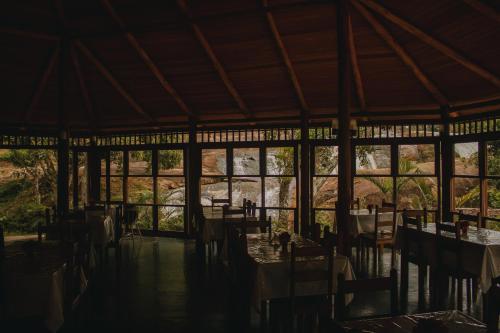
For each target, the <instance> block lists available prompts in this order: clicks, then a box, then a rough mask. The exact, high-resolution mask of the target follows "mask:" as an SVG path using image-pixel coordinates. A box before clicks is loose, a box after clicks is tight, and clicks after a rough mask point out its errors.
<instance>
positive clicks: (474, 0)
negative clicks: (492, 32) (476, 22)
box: [463, 0, 500, 23]
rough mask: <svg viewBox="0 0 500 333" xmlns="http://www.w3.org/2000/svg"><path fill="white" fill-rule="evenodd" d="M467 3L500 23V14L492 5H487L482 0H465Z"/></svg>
mask: <svg viewBox="0 0 500 333" xmlns="http://www.w3.org/2000/svg"><path fill="white" fill-rule="evenodd" d="M463 2H465V3H466V4H468V5H469V6H471V7H472V8H474V9H475V10H477V11H478V12H479V13H481V14H483V15H484V16H486V17H489V18H491V19H492V20H494V21H496V22H497V23H500V14H499V13H498V12H497V11H496V10H495V9H493V8H492V7H490V6H488V5H485V4H484V3H483V2H482V1H480V0H463Z"/></svg>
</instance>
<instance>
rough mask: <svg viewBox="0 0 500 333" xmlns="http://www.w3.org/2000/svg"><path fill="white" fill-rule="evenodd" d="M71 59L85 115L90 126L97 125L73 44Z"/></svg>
mask: <svg viewBox="0 0 500 333" xmlns="http://www.w3.org/2000/svg"><path fill="white" fill-rule="evenodd" d="M70 52H71V60H72V62H73V67H74V69H75V73H76V79H77V81H78V85H79V86H80V92H81V93H82V99H83V103H84V104H85V110H86V111H87V116H88V120H89V124H90V126H91V127H97V124H96V123H97V117H96V114H95V112H94V108H93V107H92V101H91V100H90V95H89V91H88V89H87V84H86V83H85V79H84V77H83V73H82V69H81V66H80V61H79V60H78V54H76V50H75V48H74V46H73V45H71V50H70Z"/></svg>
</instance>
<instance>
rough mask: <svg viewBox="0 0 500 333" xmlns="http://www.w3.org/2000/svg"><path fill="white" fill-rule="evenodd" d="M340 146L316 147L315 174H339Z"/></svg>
mask: <svg viewBox="0 0 500 333" xmlns="http://www.w3.org/2000/svg"><path fill="white" fill-rule="evenodd" d="M338 156H339V147H337V146H319V147H314V174H316V175H320V176H329V175H337V174H338V168H337V165H338Z"/></svg>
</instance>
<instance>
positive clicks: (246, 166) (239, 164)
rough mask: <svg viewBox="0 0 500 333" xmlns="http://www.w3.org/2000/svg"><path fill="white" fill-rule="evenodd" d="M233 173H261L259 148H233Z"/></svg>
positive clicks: (240, 174) (236, 174) (241, 174)
mask: <svg viewBox="0 0 500 333" xmlns="http://www.w3.org/2000/svg"><path fill="white" fill-rule="evenodd" d="M233 175H235V176H244V175H249V176H255V175H260V165H259V148H235V149H234V150H233Z"/></svg>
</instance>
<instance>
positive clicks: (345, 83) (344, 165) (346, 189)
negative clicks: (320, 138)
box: [336, 0, 352, 255]
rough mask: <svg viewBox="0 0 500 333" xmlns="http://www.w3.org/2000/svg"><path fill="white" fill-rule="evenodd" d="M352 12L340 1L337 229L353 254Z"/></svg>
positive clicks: (346, 249)
mask: <svg viewBox="0 0 500 333" xmlns="http://www.w3.org/2000/svg"><path fill="white" fill-rule="evenodd" d="M348 26H349V13H348V8H347V0H338V1H337V52H338V78H339V95H338V96H339V97H338V99H339V100H338V122H339V130H338V142H339V162H338V171H339V178H338V202H337V212H336V213H337V232H338V249H339V252H340V253H342V254H344V255H347V254H350V245H349V237H348V236H349V229H348V227H349V225H348V224H349V219H350V212H349V209H350V205H349V202H350V200H351V191H352V176H351V160H352V156H351V133H350V130H349V125H350V122H351V116H350V106H351V67H350V61H349V47H348V37H347V34H348Z"/></svg>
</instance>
